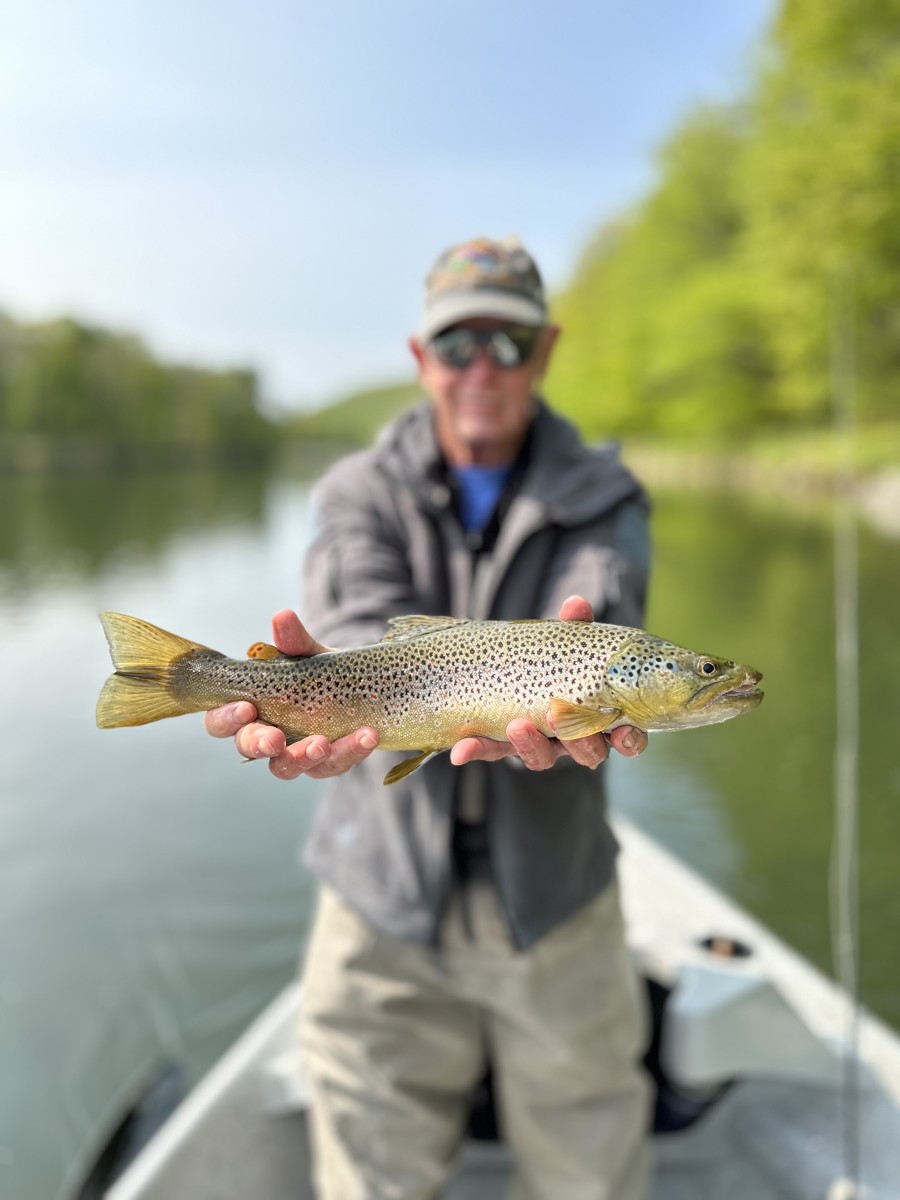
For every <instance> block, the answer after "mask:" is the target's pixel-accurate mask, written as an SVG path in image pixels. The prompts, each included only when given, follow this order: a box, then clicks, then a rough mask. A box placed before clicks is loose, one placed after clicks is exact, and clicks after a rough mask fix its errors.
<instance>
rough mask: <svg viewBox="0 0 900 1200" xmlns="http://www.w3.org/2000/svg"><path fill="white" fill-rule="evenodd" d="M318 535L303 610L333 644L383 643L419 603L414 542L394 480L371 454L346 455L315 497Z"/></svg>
mask: <svg viewBox="0 0 900 1200" xmlns="http://www.w3.org/2000/svg"><path fill="white" fill-rule="evenodd" d="M314 504H315V519H316V533H315V536H314V539H313V542H312V544H311V546H310V548H309V550H308V551H307V554H306V559H305V565H304V571H303V593H304V600H303V608H302V610H301V616H302V618H303V620H304V622H305V623H306V624H307V626H308V627H309V629H310V631H311V632H312V633H313V635H314V636H315V637H317V638H318V639H319V640H320V641H323V642H325V643H326V645H330V646H335V647H339V648H341V649H344V648H349V647H353V646H362V645H366V644H368V643H370V642H375V641H378V639H379V638H381V637H382V635H383V634H384V632H385V630H386V628H387V620H388V618H389V617H391V616H396V615H399V614H401V613H405V612H409V611H411V608H413V607H414V604H413V596H412V586H411V574H410V567H409V559H408V554H407V550H406V546H405V545H404V543H403V540H402V537H401V535H400V529H399V526H398V523H397V522H396V521H392V520H391V499H390V495H389V492H388V488H387V486H386V484H384V482H383V481H382V480H381V479H380V477H379V476H378V475H377V473H376V472H375V471H374V469H373V468H372V466H371V465H370V463H369V462H368V460H367V458H366V456H365V455H353V456H351V457H349V458H347V459H344V460H342V462H340V463H338V464H337V465H336V466H335V467H334V468H332V470H331V471H330V472H329V473H328V474H327V475H326V476H325V477H324V478H323V480H322V481H321V483H320V484H319V486H318V488H317V489H316V493H315V496H314Z"/></svg>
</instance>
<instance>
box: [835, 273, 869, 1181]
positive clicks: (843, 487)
mask: <svg viewBox="0 0 900 1200" xmlns="http://www.w3.org/2000/svg"><path fill="white" fill-rule="evenodd" d="M854 324H855V303H854V289H853V283H852V279H851V278H850V275H849V273H847V272H844V273H842V274H840V275H839V277H838V278H837V279H836V282H835V287H834V292H833V314H832V332H831V384H832V404H833V413H832V422H833V423H832V430H833V435H834V448H835V472H834V487H833V529H834V618H835V697H836V705H835V709H836V712H835V716H836V723H837V724H836V730H835V749H834V771H833V781H834V824H833V830H832V842H831V859H830V864H829V889H828V897H829V906H830V916H831V921H830V924H831V954H832V963H833V969H834V973H835V975H836V977H837V980H838V982H839V983H840V985H841V987H842V988H843V990H844V992H845V993H846V996H847V1012H846V1026H845V1032H844V1044H843V1080H842V1088H841V1120H842V1140H843V1153H844V1171H845V1176H846V1177H845V1181H844V1182H846V1183H850V1184H851V1186H852V1188H853V1191H852V1193H851V1194H852V1195H859V1182H860V1170H861V1148H860V1107H859V1088H860V1062H859V1041H860V1021H861V1011H860V1002H859V542H858V525H857V515H856V509H855V507H854V503H853V495H854V489H855V485H856V477H857V468H856V409H857V396H856V390H857V384H856V380H857V370H856V339H855V332H854Z"/></svg>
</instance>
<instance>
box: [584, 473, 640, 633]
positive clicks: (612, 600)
mask: <svg viewBox="0 0 900 1200" xmlns="http://www.w3.org/2000/svg"><path fill="white" fill-rule="evenodd" d="M650 556H651V543H650V509H649V505H648V504H647V502H646V500H645V499H644V498H643V497H640V498H638V499H634V500H628V501H626V502H625V503H624V504H622V505H621V507H620V509H619V511H618V513H617V514H616V525H615V570H616V574H617V579H616V581H615V586H614V587H613V589H612V590H611V593H610V596H609V601H608V603H607V604H606V606H605V611H604V612H603V613H602V614H600V613H597V614H595V615H596V618H597V620H598V621H609V622H610V623H612V624H616V625H637V626H643V625H644V622H645V614H646V610H647V587H648V583H649V579H650Z"/></svg>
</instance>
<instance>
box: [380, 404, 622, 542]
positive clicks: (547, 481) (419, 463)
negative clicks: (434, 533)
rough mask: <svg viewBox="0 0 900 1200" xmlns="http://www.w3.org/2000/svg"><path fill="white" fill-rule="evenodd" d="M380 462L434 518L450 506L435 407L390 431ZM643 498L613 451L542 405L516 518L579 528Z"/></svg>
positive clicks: (424, 407) (414, 412)
mask: <svg viewBox="0 0 900 1200" xmlns="http://www.w3.org/2000/svg"><path fill="white" fill-rule="evenodd" d="M375 458H376V462H377V463H378V466H379V468H380V469H381V470H382V471H383V472H384V473H385V474H386V475H388V476H389V477H390V478H393V479H395V480H397V481H398V482H400V483H402V484H403V485H405V486H406V487H408V488H409V489H410V490H411V491H412V492H413V494H414V495H415V496H416V498H417V500H418V502H419V504H420V505H421V506H422V507H423V508H425V509H427V510H432V511H435V510H443V509H446V508H447V506H448V505H449V503H450V490H449V488H448V487H447V484H446V482H445V469H444V462H443V457H442V455H441V451H440V447H439V446H438V443H437V438H436V436H435V430H434V420H433V414H432V406H431V404H430V403H428V402H426V403H424V404H421V405H418V406H417V407H415V408H412V409H410V410H409V411H407V412H405V413H404V414H402V416H400V417H399V418H398V419H397V420H396V421H395V422H394V423H393V424H392V425H390V426H388V428H387V429H386V430H385V431H384V432H383V433H382V435H381V437H380V438H379V440H378V442H377V443H376V447H375ZM640 491H641V489H640V487H639V485H638V483H637V481H636V480H635V478H634V477H633V476H632V475H631V473H630V472H629V471H628V470H627V469H626V468H625V467H624V466H622V464H621V462H620V461H619V455H618V447H617V445H616V444H615V443H612V442H609V443H605V444H604V445H601V446H598V447H587V446H585V445H584V443H583V442H582V440H581V437H580V435H579V434H578V432H577V430H576V429H575V427H574V426H573V425H571V424H570V423H569V422H568V421H567V420H565V418H563V417H560V416H559V415H558V414H557V413H554V412H553V411H552V410H551V409H549V408H548V407H547V405H546V404H545V403H544V401H543V400H541V399H539V400H538V405H537V411H536V413H535V418H534V425H533V432H532V439H531V452H530V455H529V461H528V466H527V468H526V471H525V474H524V477H523V479H522V482H521V485H520V487H519V491H518V496H517V499H516V503H515V505H514V508H520V509H522V510H523V511H522V512H521V513H520V514H519V515H520V517H521V518H523V519H526V518H527V524H528V525H529V526H530V527H532V528H539V527H541V526H542V525H544V524H549V523H554V524H559V525H577V524H580V523H581V522H582V521H586V520H590V519H591V518H593V517H596V516H598V515H600V514H601V513H603V512H604V511H607V510H609V509H611V508H613V507H615V506H616V505H617V504H619V503H620V502H621V501H622V500H624V499H626V498H627V497H628V496H632V495H634V496H637V495H639V494H640Z"/></svg>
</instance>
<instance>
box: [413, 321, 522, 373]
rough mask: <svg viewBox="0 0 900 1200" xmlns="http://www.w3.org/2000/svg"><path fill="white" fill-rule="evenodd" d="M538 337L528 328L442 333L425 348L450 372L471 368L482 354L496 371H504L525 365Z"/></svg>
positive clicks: (451, 330) (453, 330)
mask: <svg viewBox="0 0 900 1200" xmlns="http://www.w3.org/2000/svg"><path fill="white" fill-rule="evenodd" d="M540 336H541V330H540V329H535V328H533V327H532V326H530V325H504V326H503V327H502V328H501V329H466V328H465V327H464V326H463V327H460V328H457V329H445V330H444V331H443V333H437V334H435V336H434V337H433V338H432V339H431V341H430V342H429V346H430V347H431V349H432V350H433V351H434V353H435V354H436V355H437V357H438V358H439V359H440V361H441V362H442V363H443V364H444V366H445V367H451V368H452V369H453V370H454V371H464V370H465V369H466V367H471V365H472V363H473V362H474V361H475V360H476V358H477V357H478V355H479V354H480V353H481V351H482V350H487V352H488V358H489V359H490V360H491V362H492V363H494V364H495V365H496V366H498V367H503V368H505V369H507V370H510V369H512V368H513V367H521V366H522V364H523V363H526V362H528V360H529V359H530V358H531V356H532V354H534V351H535V348H536V346H537V344H538V340H539V339H540Z"/></svg>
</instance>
